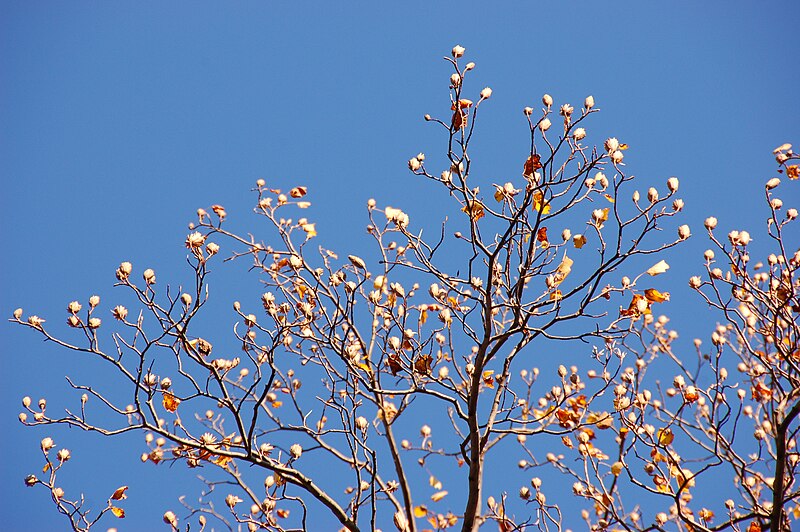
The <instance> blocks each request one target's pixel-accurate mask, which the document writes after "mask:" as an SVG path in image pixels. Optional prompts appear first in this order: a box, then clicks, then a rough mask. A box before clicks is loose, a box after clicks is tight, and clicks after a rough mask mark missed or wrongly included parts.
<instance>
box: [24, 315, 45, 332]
mask: <svg viewBox="0 0 800 532" xmlns="http://www.w3.org/2000/svg"><path fill="white" fill-rule="evenodd" d="M44 322H45V320H43V319H42V318H40V317H39V316H35V315H34V316H28V325H30V326H32V327H35V328H37V329H41V328H42V324H43V323H44Z"/></svg>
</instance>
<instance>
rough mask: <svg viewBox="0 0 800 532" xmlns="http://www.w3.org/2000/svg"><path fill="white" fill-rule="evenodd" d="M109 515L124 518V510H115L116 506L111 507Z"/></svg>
mask: <svg viewBox="0 0 800 532" xmlns="http://www.w3.org/2000/svg"><path fill="white" fill-rule="evenodd" d="M111 513H112V514H114V515H116V516H117V517H119V518H120V519H122V518H124V517H125V510H123V509H122V508H117V507H116V506H112V507H111Z"/></svg>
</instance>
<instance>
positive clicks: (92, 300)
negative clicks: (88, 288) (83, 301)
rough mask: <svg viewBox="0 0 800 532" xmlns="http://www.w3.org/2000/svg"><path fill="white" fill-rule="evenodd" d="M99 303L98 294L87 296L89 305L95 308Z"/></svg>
mask: <svg viewBox="0 0 800 532" xmlns="http://www.w3.org/2000/svg"><path fill="white" fill-rule="evenodd" d="M99 304H100V296H92V297H90V298H89V306H90V307H92V308H95V307H96V306H97V305H99Z"/></svg>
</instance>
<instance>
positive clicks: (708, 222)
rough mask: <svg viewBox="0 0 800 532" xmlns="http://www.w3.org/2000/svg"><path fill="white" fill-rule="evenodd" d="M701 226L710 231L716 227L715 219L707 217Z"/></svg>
mask: <svg viewBox="0 0 800 532" xmlns="http://www.w3.org/2000/svg"><path fill="white" fill-rule="evenodd" d="M703 225H705V226H706V229H708V230H709V231H710V230H712V229H714V228H715V227H717V219H716V218H714V217H713V216H709V217H708V218H706V221H705V222H704V223H703Z"/></svg>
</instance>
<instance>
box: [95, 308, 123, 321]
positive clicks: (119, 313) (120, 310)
mask: <svg viewBox="0 0 800 532" xmlns="http://www.w3.org/2000/svg"><path fill="white" fill-rule="evenodd" d="M111 314H113V315H114V318H115V319H117V320H120V321H122V320H124V319H125V318H126V317H127V316H128V309H127V308H125V307H123V306H122V305H117V306H116V307H114V309H113V310H112V311H111ZM90 321H91V320H90Z"/></svg>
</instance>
